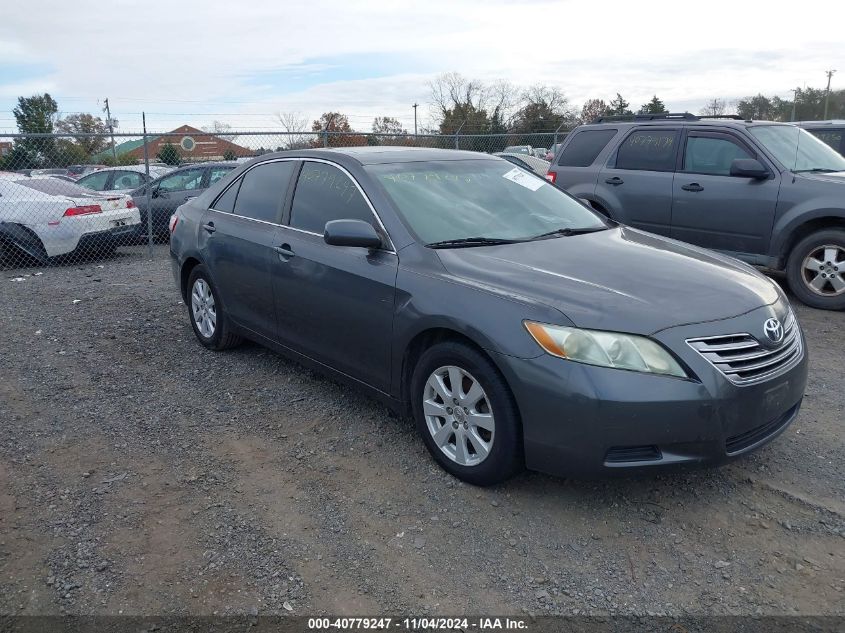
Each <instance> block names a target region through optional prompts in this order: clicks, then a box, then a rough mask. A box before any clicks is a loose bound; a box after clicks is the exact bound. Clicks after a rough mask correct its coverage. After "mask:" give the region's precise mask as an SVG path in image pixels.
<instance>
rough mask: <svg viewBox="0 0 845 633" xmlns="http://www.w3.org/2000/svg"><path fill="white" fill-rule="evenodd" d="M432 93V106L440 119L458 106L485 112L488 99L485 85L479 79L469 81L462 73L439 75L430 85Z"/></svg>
mask: <svg viewBox="0 0 845 633" xmlns="http://www.w3.org/2000/svg"><path fill="white" fill-rule="evenodd" d="M428 87H429V90H430V91H431V104H432V105H433V106H434V108H435V109H436V110H437V111H438V112H437V115H438V117H440V118H442V117H444V116H446V113H447V112H449V111H450V110H453V109H454V108H455V107H456V106H458V107H460V106H472V108H473V109H476V110H483V109H484V106H485V105H486V104H485V101H486V98H487V94H486V91H485V88H484V84H483V83H482V82H481V81H479V80H477V79H467V78H466V77H464V76H463V75H461V74H460V73H456V72H449V73H443V74H441V75H438V76H437V77H436V78H435V79H434V80H433V81H432V82H430V83H429V84H428Z"/></svg>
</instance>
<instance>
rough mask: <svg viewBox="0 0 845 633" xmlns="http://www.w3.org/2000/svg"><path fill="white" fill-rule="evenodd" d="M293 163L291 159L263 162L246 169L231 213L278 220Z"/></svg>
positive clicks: (267, 220)
mask: <svg viewBox="0 0 845 633" xmlns="http://www.w3.org/2000/svg"><path fill="white" fill-rule="evenodd" d="M294 165H295V163H294V162H293V161H277V162H274V163H263V164H261V165H258V166H257V167H253V168H252V169H250V170H249V171H248V172H246V174H244V175H243V177H242V178H241V186H240V189H239V190H238V194H237V199H236V200H235V214H236V215H242V216H244V217H245V218H252V219H253V220H263V221H264V222H278V221H279V210H280V207H281V203H282V198H284V195H285V192H286V191H287V188H288V183H289V182H290V177H291V174H292V173H293V168H294ZM229 191H231V189H230V190H229ZM226 193H227V194H228V193H229V192H228V191H227V192H226ZM220 210H221V211H222V210H223V209H220Z"/></svg>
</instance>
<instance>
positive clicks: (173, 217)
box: [170, 213, 179, 235]
mask: <svg viewBox="0 0 845 633" xmlns="http://www.w3.org/2000/svg"><path fill="white" fill-rule="evenodd" d="M178 222H179V216H178V215H176V214H175V213H174V214H173V215H171V216H170V234H171V235H173V231H175V230H176V224H177V223H178Z"/></svg>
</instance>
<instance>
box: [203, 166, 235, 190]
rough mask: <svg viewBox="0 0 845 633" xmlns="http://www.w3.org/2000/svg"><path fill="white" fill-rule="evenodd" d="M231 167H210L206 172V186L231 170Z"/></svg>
mask: <svg viewBox="0 0 845 633" xmlns="http://www.w3.org/2000/svg"><path fill="white" fill-rule="evenodd" d="M232 169H233V168H232V167H212V168H211V171H210V172H208V186H209V187H210V186H211V185H213V184H214V183H215V182H217V181H218V180H220V179H221V178H222V177H223V176H225V175H226V174H228V173H229V172H230V171H232Z"/></svg>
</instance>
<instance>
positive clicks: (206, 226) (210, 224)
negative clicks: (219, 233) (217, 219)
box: [202, 222, 217, 233]
mask: <svg viewBox="0 0 845 633" xmlns="http://www.w3.org/2000/svg"><path fill="white" fill-rule="evenodd" d="M202 228H204V229H205V230H206V232H208V233H214V231H216V230H217V229H216V228H214V222H208V223H206V224H203V225H202Z"/></svg>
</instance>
